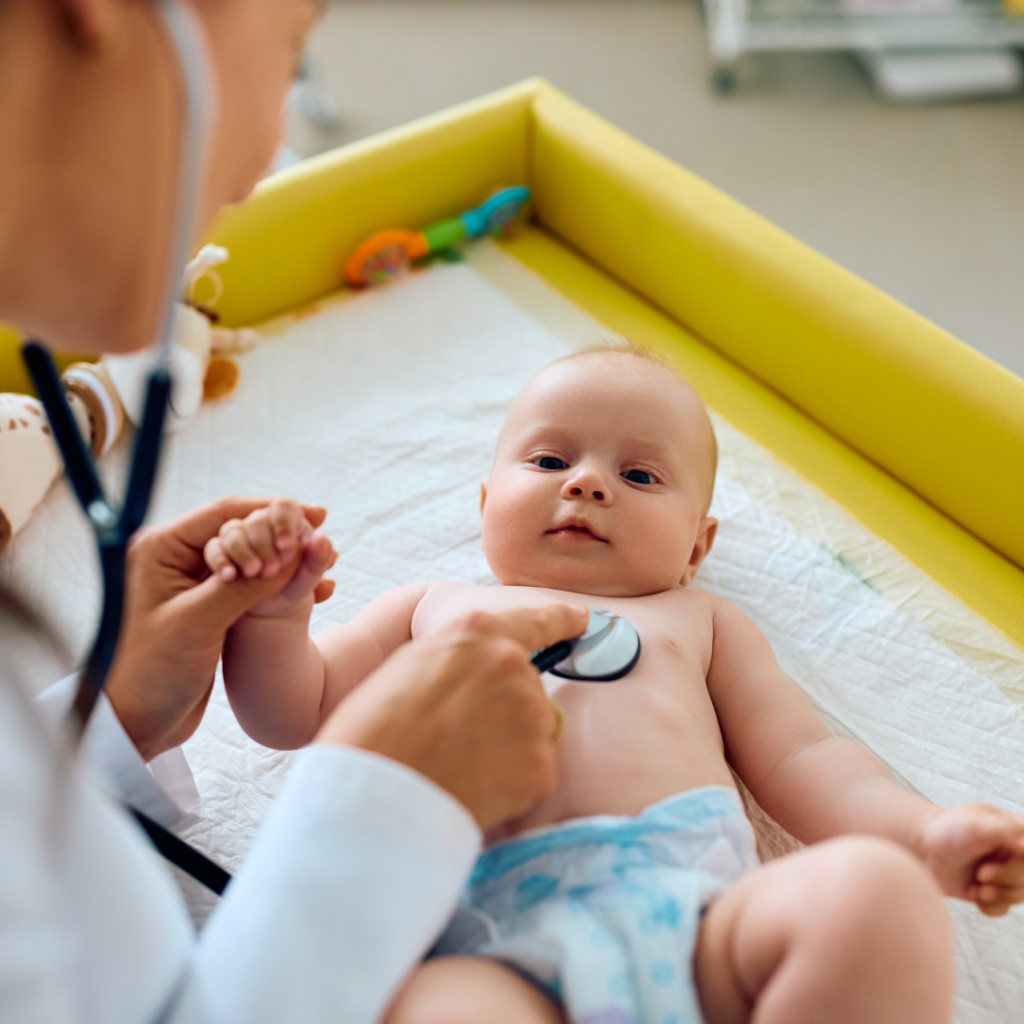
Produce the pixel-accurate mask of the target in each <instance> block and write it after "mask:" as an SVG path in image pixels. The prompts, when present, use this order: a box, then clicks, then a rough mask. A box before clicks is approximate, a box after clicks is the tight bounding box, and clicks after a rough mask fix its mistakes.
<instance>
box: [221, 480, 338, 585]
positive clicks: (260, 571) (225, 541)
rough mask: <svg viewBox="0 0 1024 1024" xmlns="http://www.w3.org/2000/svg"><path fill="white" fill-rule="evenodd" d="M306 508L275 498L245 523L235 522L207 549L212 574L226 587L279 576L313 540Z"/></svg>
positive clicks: (316, 524)
mask: <svg viewBox="0 0 1024 1024" xmlns="http://www.w3.org/2000/svg"><path fill="white" fill-rule="evenodd" d="M314 518H318V519H319V522H312V523H311V522H310V521H309V519H308V518H307V515H306V513H305V512H304V510H303V507H302V506H301V505H300V504H299V503H298V502H297V501H293V500H291V499H290V498H273V499H271V500H270V502H268V504H267V505H266V506H264V507H263V508H259V509H257V510H256V511H254V512H252V513H250V514H249V515H248V516H246V517H245V519H231V520H229V521H228V522H226V523H224V525H223V526H222V527H221V528H220V531H219V532H218V534H217V536H216V537H214V538H212V539H211V540H210V541H209V542H208V543H207V545H206V547H205V549H204V551H203V556H204V558H205V559H206V564H207V565H208V566H209V568H210V571H211V572H214V573H216V574H217V575H218V576H219V577H220V579H222V580H223V581H224V582H225V583H228V582H230V581H231V580H233V579H235V578H236V577H237V576H239V575H241V576H243V577H245V578H246V579H254V578H256V577H257V576H264V577H269V576H276V575H277V573H278V572H279V571H280V570H281V567H282V566H283V565H284V564H287V563H290V562H291V561H292V560H293V558H294V556H295V554H296V553H297V552H299V551H301V550H302V549H303V548H304V547H305V546H306V545H307V544H308V543H309V540H310V537H311V536H312V533H313V527H314V526H319V525H320V522H322V521H323V518H322V517H320V516H315V517H314Z"/></svg>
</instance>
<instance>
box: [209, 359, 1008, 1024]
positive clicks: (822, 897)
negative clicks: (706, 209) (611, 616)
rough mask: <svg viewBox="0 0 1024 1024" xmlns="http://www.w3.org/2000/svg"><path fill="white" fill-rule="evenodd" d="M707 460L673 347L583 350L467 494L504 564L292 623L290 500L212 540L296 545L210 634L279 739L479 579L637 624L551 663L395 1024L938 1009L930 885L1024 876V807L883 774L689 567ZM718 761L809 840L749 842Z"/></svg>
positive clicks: (818, 1016) (945, 935)
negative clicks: (539, 701) (763, 852)
mask: <svg viewBox="0 0 1024 1024" xmlns="http://www.w3.org/2000/svg"><path fill="white" fill-rule="evenodd" d="M716 463H717V448H716V443H715V437H714V432H713V430H712V427H711V423H710V421H709V419H708V415H707V412H706V410H705V408H704V406H703V404H702V403H701V401H700V399H699V397H698V396H697V394H696V392H695V391H694V390H693V389H692V387H691V386H690V385H689V384H688V383H687V382H686V381H685V380H684V379H683V378H682V377H681V376H680V375H679V374H678V373H677V372H676V371H675V370H674V369H672V368H671V367H669V366H668V365H665V364H663V363H661V362H659V361H657V360H656V359H654V358H652V357H650V356H647V355H645V354H644V353H643V352H641V351H640V350H634V349H631V348H628V347H620V348H616V349H604V350H594V351H588V352H584V353H581V354H578V355H574V356H569V357H567V358H565V359H562V360H559V361H558V362H555V363H553V364H552V365H550V366H548V367H546V368H545V369H544V370H542V371H541V372H540V373H538V374H537V375H536V376H535V377H534V378H533V379H532V380H531V381H530V382H529V383H528V384H527V386H526V387H525V388H524V389H523V391H522V393H521V394H520V395H519V397H518V398H517V400H516V402H515V403H514V405H513V407H512V409H511V411H510V413H509V415H508V419H507V421H506V423H505V426H504V428H503V430H502V432H501V436H500V438H499V440H498V447H497V453H496V456H495V460H494V468H493V471H492V473H491V476H490V479H489V480H487V481H486V482H485V483H484V484H483V485H482V486H481V497H480V503H481V510H482V514H483V548H484V552H485V554H486V556H487V560H488V563H489V564H490V566H491V569H492V570H493V572H494V574H495V576H497V578H498V579H499V580H500V581H501V584H502V585H501V586H496V587H475V586H467V585H463V584H458V583H443V582H427V583H413V584H410V585H408V586H405V587H401V588H399V589H397V590H394V591H392V592H390V593H388V594H385V595H383V596H382V597H380V598H378V599H377V600H375V601H373V602H372V603H371V604H370V605H368V606H367V607H366V608H365V609H364V610H363V612H361V613H360V615H359V616H357V617H356V618H355V619H354V620H353V621H352V622H351V623H348V624H347V625H343V626H338V627H335V628H332V629H328V630H326V631H324V632H322V633H319V634H317V635H316V636H314V637H312V638H310V637H309V635H308V622H309V614H310V609H311V607H312V604H313V600H314V590H315V588H316V587H317V586H320V587H323V586H324V583H323V581H321V574H322V572H323V571H324V569H326V568H327V566H328V564H329V563H330V560H331V556H332V551H331V547H330V544H329V542H328V541H327V539H326V537H324V536H323V535H322V534H320V533H316V534H311V533H310V531H309V528H308V527H305V526H303V525H302V523H303V522H304V521H303V520H302V515H301V511H299V510H298V506H297V505H296V506H295V507H294V508H292V507H291V505H290V504H289V503H286V502H276V503H275V504H274V506H273V507H272V508H270V509H268V510H264V511H261V512H260V513H256V514H254V515H253V516H251V517H250V518H249V519H247V520H245V521H244V522H239V521H235V522H234V523H231V524H228V525H227V526H226V527H225V528H224V530H223V531H222V533H221V536H220V537H219V538H218V539H217V540H215V541H213V542H211V544H210V545H209V546H208V549H207V552H206V554H207V560H208V564H209V566H210V568H211V570H212V571H215V572H219V573H220V574H221V575H222V577H223V578H225V579H230V578H232V577H233V576H234V575H236V574H237V573H239V572H240V573H242V574H243V575H248V576H252V575H256V574H258V573H260V572H264V573H267V574H270V573H272V572H276V571H277V569H278V568H279V566H280V564H281V560H280V559H279V558H278V552H279V551H283V550H285V549H286V548H291V547H294V546H295V545H296V544H301V545H303V546H305V547H306V558H305V561H304V563H303V568H301V569H300V570H298V571H297V573H296V575H295V577H294V578H293V579H292V581H291V582H290V583H289V584H288V585H287V586H286V587H285V589H284V590H283V591H282V592H281V593H280V594H279V595H278V596H277V597H275V598H274V599H272V600H270V601H268V602H266V603H265V604H264V605H262V606H260V607H258V608H256V609H254V610H253V611H252V612H251V613H250V614H249V615H247V616H246V617H245V618H244V619H242V620H241V621H240V622H239V623H238V624H237V625H236V626H235V627H234V628H233V629H232V631H231V632H230V634H229V637H228V640H227V643H226V645H225V650H224V678H225V684H226V686H227V691H228V695H229V697H230V700H231V704H232V707H233V708H234V710H235V712H236V714H237V716H238V719H239V722H240V723H241V724H242V726H243V728H244V729H245V730H246V731H247V732H248V733H249V734H250V735H251V736H252V737H254V738H255V739H257V740H258V741H260V742H262V743H265V744H267V745H269V746H273V747H280V748H292V747H298V746H300V745H302V744H305V743H307V742H309V741H310V740H311V739H312V737H313V735H314V733H315V732H316V731H317V729H318V728H319V726H320V724H321V722H322V721H324V719H325V718H326V716H327V715H329V714H330V711H331V709H332V708H333V707H334V706H335V705H336V704H337V703H338V702H339V701H340V700H342V699H343V698H344V697H345V695H346V694H347V693H348V692H349V691H351V690H352V689H353V687H356V686H358V684H359V683H360V681H361V680H362V679H363V678H365V677H366V676H367V675H368V674H369V673H370V672H371V671H373V670H374V669H375V668H376V667H377V666H378V665H379V664H380V663H381V662H382V661H383V659H384V658H386V657H387V656H388V655H389V654H390V653H391V652H392V651H393V650H395V649H396V648H397V647H398V646H399V645H401V644H403V643H405V642H406V641H408V640H410V639H412V638H415V637H420V636H424V635H428V634H431V633H433V632H436V631H438V630H440V629H442V628H443V627H444V626H445V625H446V623H448V622H450V621H451V620H452V619H453V618H454V617H456V616H459V615H461V614H464V613H465V612H466V611H467V610H470V609H488V610H493V609H505V608H509V607H513V606H523V605H531V604H542V603H546V602H551V601H563V602H565V601H569V602H573V603H585V604H587V605H590V606H592V607H599V608H606V609H609V610H611V611H613V612H615V613H617V614H618V615H621V616H622V617H624V618H625V619H627V620H628V621H629V622H630V623H632V624H633V626H634V627H635V628H636V630H637V632H638V633H639V635H640V637H641V640H642V645H643V646H642V654H641V657H640V660H639V662H638V663H637V665H636V667H635V668H634V669H633V671H632V672H631V673H630V674H629V675H627V676H626V677H625V678H623V679H621V680H619V681H617V682H614V683H604V684H597V683H587V682H569V681H565V680H560V679H555V678H553V677H549V679H548V683H549V687H550V688H551V689H552V691H553V695H554V696H555V697H556V698H557V701H558V704H559V705H560V706H561V708H562V709H563V711H564V735H563V737H562V739H561V742H560V746H559V758H558V783H557V785H556V787H555V789H554V790H553V791H552V792H551V793H550V794H549V795H548V796H547V797H545V798H544V799H543V800H541V801H540V803H538V804H537V805H536V806H535V807H533V808H532V809H531V810H530V811H529V812H528V813H527V814H526V815H525V817H523V818H521V819H519V820H517V821H514V822H509V823H507V824H506V825H505V826H504V828H503V830H502V833H501V837H500V839H499V841H497V842H492V845H490V846H489V847H488V848H487V849H485V851H484V852H483V854H482V855H481V857H480V858H479V860H478V862H477V865H476V868H475V871H474V873H473V876H472V878H471V880H470V882H469V885H468V887H467V890H466V892H465V895H464V898H463V904H462V907H461V908H460V911H459V913H458V914H457V915H456V917H455V918H454V920H453V921H452V924H451V925H450V926H449V928H448V929H447V931H446V932H445V934H444V935H443V936H442V938H441V940H440V942H439V944H438V946H437V948H436V949H435V951H434V955H433V956H432V958H431V959H429V960H428V961H427V962H426V963H425V964H424V965H423V966H422V967H421V968H420V969H419V970H418V971H417V972H416V973H415V974H414V975H413V976H412V977H411V978H410V979H409V981H408V982H407V983H406V985H405V987H404V988H403V989H402V991H401V992H400V993H399V994H398V996H397V997H396V999H395V1001H394V1003H393V1004H392V1006H391V1009H390V1011H389V1016H388V1022H389V1024H459V1022H465V1024H469V1022H471V1021H479V1022H488V1024H496V1022H497V1024H500V1022H502V1021H509V1022H513V1021H515V1022H521V1024H531V1022H556V1021H560V1020H566V1019H567V1020H569V1021H571V1022H573V1024H630V1022H638V1024H639V1022H644V1024H690V1022H697V1021H700V1020H702V1019H707V1020H709V1021H723V1022H732V1021H746V1020H749V1019H754V1020H756V1021H758V1022H759V1024H773V1022H786V1024H799V1022H804V1021H806V1022H811V1021H814V1022H819V1021H820V1022H829V1024H839V1022H845V1021H871V1022H872V1024H879V1022H886V1021H893V1022H897V1021H898V1022H899V1024H912V1022H926V1021H927V1022H939V1021H945V1020H948V1017H949V1014H950V1012H951V1000H952V966H951V953H950V936H949V926H948V921H947V918H946V913H945V909H944V907H943V905H942V902H941V900H940V899H939V894H940V892H941V893H945V894H946V895H950V896H957V897H960V898H963V899H969V900H973V901H974V902H975V903H976V904H977V905H978V906H979V907H980V908H981V910H982V911H983V912H984V913H986V914H991V915H997V914H1003V913H1006V911H1007V910H1008V908H1009V906H1010V905H1011V904H1013V903H1017V902H1019V901H1020V900H1022V899H1024V817H1021V816H1019V815H1015V814H1011V813H1010V812H1008V811H1004V810H1001V809H999V808H996V807H992V806H989V805H983V804H973V805H967V806H964V807H959V808H955V809H953V810H948V811H943V810H941V809H940V808H938V807H936V806H934V805H933V804H931V803H929V802H928V801H927V800H925V799H923V798H921V797H919V796H916V795H914V794H911V793H909V792H907V791H905V790H903V789H901V788H900V787H898V786H897V785H896V784H894V783H893V782H892V781H890V779H889V777H888V776H887V774H886V772H885V770H884V768H883V767H882V766H881V765H880V764H879V763H878V761H876V760H875V759H874V758H873V757H872V756H871V755H870V754H869V753H867V751H865V750H864V749H863V748H861V747H859V746H858V745H856V744H855V743H852V742H850V741H848V740H844V739H838V738H835V737H833V736H832V735H831V734H830V733H829V731H828V729H827V728H826V727H825V726H824V724H823V723H822V722H821V720H820V719H819V718H818V716H817V715H816V714H815V712H814V711H813V710H812V708H811V707H810V705H809V704H808V702H807V701H806V699H805V698H804V697H803V695H802V694H801V692H800V690H799V689H798V688H797V687H796V685H795V684H794V683H793V682H792V681H791V680H790V679H789V678H787V677H786V676H785V675H784V674H783V673H782V671H781V670H780V669H779V667H778V664H777V663H776V660H775V658H774V656H773V654H772V651H771V648H770V647H769V645H768V643H767V641H766V640H765V638H764V637H763V636H762V635H761V633H760V631H759V630H758V629H757V628H756V627H755V626H754V624H753V623H752V622H751V621H750V620H749V619H748V618H747V617H746V616H745V615H743V614H742V613H741V612H740V611H738V610H737V609H736V608H734V607H732V605H730V604H729V603H728V602H726V601H724V600H722V599H720V598H717V597H713V596H711V595H709V594H705V593H702V592H700V591H697V590H691V589H688V584H689V583H691V582H692V580H693V578H694V576H695V574H696V573H697V570H698V569H699V567H700V565H701V563H702V561H703V560H704V558H705V557H707V555H708V552H709V551H710V550H711V547H712V544H713V542H714V539H715V532H716V529H717V525H718V524H717V522H716V521H715V520H714V519H712V518H709V517H708V515H707V511H708V507H709V504H710V501H711V493H712V488H713V485H714V477H715V469H716ZM837 654H838V656H840V657H841V652H837ZM730 766H731V767H732V768H733V769H735V771H736V773H737V774H738V775H739V777H740V778H741V779H742V780H743V782H744V783H745V784H746V786H747V787H748V788H749V789H750V791H751V793H752V794H753V796H754V798H755V799H756V800H757V801H758V803H759V804H760V805H761V806H762V807H763V808H764V809H765V810H766V811H767V812H768V813H769V814H770V815H771V816H772V817H773V818H775V819H776V821H778V822H779V823H780V824H781V825H782V826H783V827H784V828H785V829H787V830H788V831H789V832H790V833H792V834H793V835H794V836H796V837H797V838H798V839H800V840H801V841H802V842H804V843H807V844H818V845H813V846H811V847H810V848H809V849H807V850H805V851H803V852H800V853H797V854H794V855H792V856H789V857H785V858H783V859H781V860H777V861H774V862H772V863H771V864H769V865H766V866H765V867H759V865H758V861H757V856H756V849H755V839H754V834H753V830H752V828H751V826H750V823H749V822H748V820H747V818H746V817H745V815H744V812H743V806H742V803H741V800H740V797H739V795H738V793H737V790H736V788H735V784H734V781H733V776H732V773H731V772H730ZM851 833H852V834H857V836H858V837H857V838H854V837H852V836H850V837H848V838H843V839H836V838H833V837H838V836H842V835H844V834H845V835H848V834H851ZM491 838H492V840H493V837H491ZM824 840H830V841H828V842H823V841H824ZM702 1014H703V1017H702Z"/></svg>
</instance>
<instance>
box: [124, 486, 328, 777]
mask: <svg viewBox="0 0 1024 1024" xmlns="http://www.w3.org/2000/svg"><path fill="white" fill-rule="evenodd" d="M272 504H273V499H269V498H221V499H220V500H218V501H215V502H213V503H212V504H209V505H204V506H202V507H201V508H198V509H195V510H193V511H191V512H188V513H186V514H185V515H183V516H181V517H180V518H178V519H174V520H172V521H171V522H168V523H162V524H161V525H159V526H151V527H147V528H146V529H144V530H140V531H139V532H138V533H137V534H136V535H135V537H134V538H133V539H132V543H131V546H130V548H129V549H128V570H127V594H126V598H125V616H124V626H123V628H122V631H121V639H120V643H119V645H118V650H117V656H116V658H115V660H114V664H113V666H112V668H111V672H110V676H109V677H108V679H107V684H106V692H107V696H108V698H109V699H110V702H111V704H112V705H113V707H114V710H115V711H116V712H117V716H118V718H119V719H120V720H121V724H122V725H123V726H124V728H125V731H126V732H127V733H128V735H129V736H130V737H131V739H132V742H133V743H134V744H135V746H136V747H137V748H138V750H139V752H140V753H141V754H142V756H143V757H144V758H145V759H146V760H147V761H148V760H151V759H152V758H154V757H156V756H157V755H158V754H161V753H163V752H164V751H165V750H169V749H170V748H171V747H175V746H178V745H179V744H181V743H183V742H184V741H185V740H187V739H188V738H189V737H190V736H191V735H192V733H194V732H195V730H196V728H197V727H198V726H199V723H200V722H201V721H202V717H203V714H204V712H205V711H206V705H207V702H208V701H209V699H210V692H211V690H212V688H213V680H214V674H215V672H216V670H217V662H218V660H219V659H220V654H221V648H222V647H223V645H224V636H225V634H226V633H227V631H228V629H230V628H231V626H233V625H234V624H235V622H237V621H238V619H240V618H241V617H242V616H243V615H245V614H246V612H248V611H249V610H250V609H251V608H253V607H255V606H256V605H258V604H259V603H260V602H262V601H266V600H267V599H268V598H270V597H273V596H274V595H275V594H276V593H277V592H278V591H279V590H281V588H282V587H284V586H285V585H286V584H287V583H288V582H289V581H290V580H291V578H292V576H293V575H294V574H295V569H296V568H297V566H298V560H299V558H300V557H301V554H302V552H301V549H300V548H299V547H298V546H295V547H294V548H292V549H290V550H285V551H283V552H281V553H280V563H281V564H280V567H279V571H278V572H277V573H275V574H273V575H267V576H264V575H259V576H257V577H255V578H252V579H244V578H240V579H233V580H225V579H223V578H221V576H219V575H215V574H213V573H211V572H210V570H209V568H208V567H207V565H206V561H205V560H204V558H203V549H204V548H205V546H206V544H207V542H209V541H210V540H211V539H212V538H214V537H216V536H217V535H218V533H219V531H220V529H221V527H222V526H223V525H224V524H225V523H227V522H230V521H231V520H236V519H244V518H245V517H246V516H248V515H250V514H251V513H253V512H255V511H257V510H258V509H263V508H267V507H269V506H271V505H272ZM301 508H302V511H303V514H304V517H305V519H306V521H307V523H308V524H309V526H310V527H312V528H316V527H318V526H319V525H320V524H321V523H322V522H323V521H324V519H325V518H326V516H327V512H326V510H325V509H322V508H319V507H317V506H315V505H303V506H301ZM286 547H287V546H286Z"/></svg>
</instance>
